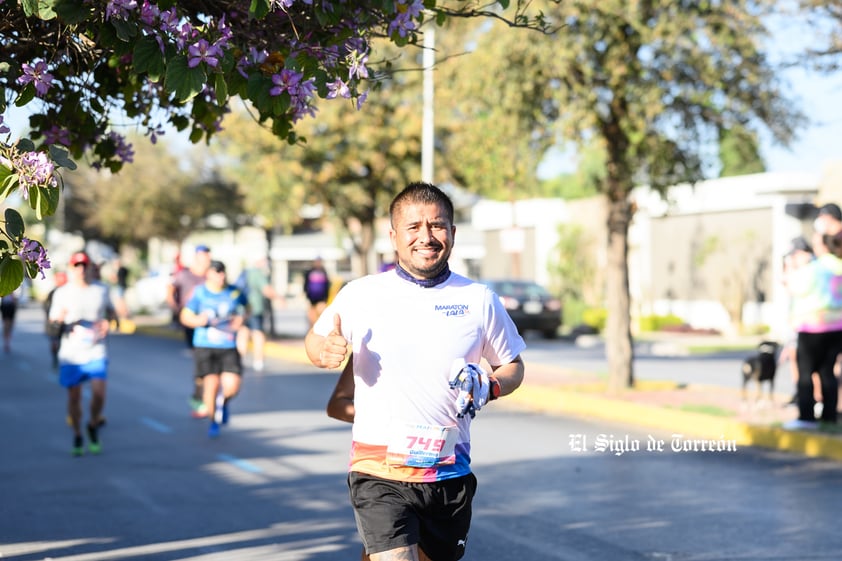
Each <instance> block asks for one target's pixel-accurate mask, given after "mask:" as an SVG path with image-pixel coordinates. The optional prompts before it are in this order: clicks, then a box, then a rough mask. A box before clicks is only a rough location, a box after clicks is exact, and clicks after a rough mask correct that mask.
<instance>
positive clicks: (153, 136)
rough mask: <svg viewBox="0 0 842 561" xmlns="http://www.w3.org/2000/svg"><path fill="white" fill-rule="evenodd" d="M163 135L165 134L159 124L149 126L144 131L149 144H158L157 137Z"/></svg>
mask: <svg viewBox="0 0 842 561" xmlns="http://www.w3.org/2000/svg"><path fill="white" fill-rule="evenodd" d="M165 133H166V131H165V130H164V127H162V126H161V124H160V123H158V124H157V125H155V126H154V127H152V126H150V127H148V128H147V130H146V134H147V135H148V136H149V142H151V143H152V144H157V143H158V137H159V136H164V134H165Z"/></svg>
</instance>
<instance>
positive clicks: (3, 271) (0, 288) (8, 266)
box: [0, 254, 23, 296]
mask: <svg viewBox="0 0 842 561" xmlns="http://www.w3.org/2000/svg"><path fill="white" fill-rule="evenodd" d="M22 282H23V263H21V262H20V260H19V259H16V258H15V256H13V255H11V254H6V255H3V257H2V258H0V296H6V295H7V294H11V293H12V292H14V291H15V289H16V288H17V287H19V286H20V285H21V283H22Z"/></svg>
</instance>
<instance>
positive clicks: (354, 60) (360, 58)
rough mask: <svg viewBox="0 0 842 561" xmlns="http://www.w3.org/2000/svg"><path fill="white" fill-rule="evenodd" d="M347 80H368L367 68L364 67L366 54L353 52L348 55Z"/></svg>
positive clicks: (366, 60) (366, 58)
mask: <svg viewBox="0 0 842 561" xmlns="http://www.w3.org/2000/svg"><path fill="white" fill-rule="evenodd" d="M347 61H348V79H349V80H353V79H354V77H357V78H359V79H363V78H368V68H366V67H365V65H366V63H367V62H368V53H366V52H360V51H358V50H356V49H355V50H353V51H351V52H350V53H348V56H347Z"/></svg>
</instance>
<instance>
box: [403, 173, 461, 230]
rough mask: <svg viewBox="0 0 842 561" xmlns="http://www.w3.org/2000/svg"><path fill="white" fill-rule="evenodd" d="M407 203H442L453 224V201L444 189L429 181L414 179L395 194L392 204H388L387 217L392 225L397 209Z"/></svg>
mask: <svg viewBox="0 0 842 561" xmlns="http://www.w3.org/2000/svg"><path fill="white" fill-rule="evenodd" d="M407 203H416V204H417V203H422V204H441V205H444V210H445V213H447V219H448V220H450V223H451V224H453V201H451V200H450V197H448V196H447V194H446V193H445V192H444V191H442V190H441V189H439V188H438V187H436V186H435V185H433V184H431V183H424V182H422V181H414V182H412V183H410V184H409V185H407V186H406V188H405V189H404V190H403V191H401V192H400V193H398V194H397V195H395V198H394V199H392V204H391V205H389V219H390V221H391V223H392V226H394V225H395V222H394V219H395V214H396V213H397V211H398V209H400V207H402V206H403V205H404V204H407Z"/></svg>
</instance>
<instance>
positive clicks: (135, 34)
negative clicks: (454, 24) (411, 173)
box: [0, 0, 544, 293]
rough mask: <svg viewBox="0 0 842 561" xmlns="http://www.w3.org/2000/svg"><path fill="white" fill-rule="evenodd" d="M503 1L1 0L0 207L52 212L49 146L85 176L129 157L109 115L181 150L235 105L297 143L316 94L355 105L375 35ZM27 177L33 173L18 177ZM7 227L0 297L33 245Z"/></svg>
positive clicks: (399, 35)
mask: <svg viewBox="0 0 842 561" xmlns="http://www.w3.org/2000/svg"><path fill="white" fill-rule="evenodd" d="M509 3H510V2H509V0H497V1H486V2H484V4H483V5H482V6H481V7H479V8H476V7H475V5H474V4H475V2H474V1H473V0H452V1H445V0H424V1H422V0H354V1H353V2H351V1H348V0H251V1H250V2H245V1H237V0H188V1H179V2H175V1H173V0H159V1H157V2H156V1H152V0H20V1H18V2H11V1H5V2H4V1H2V0H0V49H2V52H3V60H2V61H1V62H0V94H2V95H0V116H2V114H3V113H5V111H6V109H7V104H9V103H12V104H14V105H15V106H17V107H26V108H27V110H28V112H29V114H30V116H29V127H30V132H29V136H30V138H29V139H28V141H27V144H24V145H21V144H20V143H18V144H16V145H14V146H13V145H12V143H11V142H10V141H7V142H5V143H3V144H2V145H0V150H2V151H3V153H4V155H5V158H6V160H5V161H4V163H3V164H2V166H3V167H2V169H0V173H2V174H3V176H2V177H4V179H3V192H2V193H3V194H2V198H0V200H3V199H5V198H6V197H7V196H8V195H9V194H10V193H11V192H12V191H13V190H16V189H20V190H21V194H22V195H23V196H24V198H27V197H30V198H28V199H27V200H29V201H30V204H34V205H35V206H33V208H35V209H36V213H39V214H38V217H39V219H40V218H41V216H43V215H47V214H50V213H51V212H52V211H54V210H55V205H56V204H57V201H58V191H59V190H58V188H57V187H56V186H55V185H52V184H51V182H52V181H54V180H55V178H56V176H55V175H54V174H53V172H54V169H53V170H52V171H51V172H50V173H47V172H46V171H45V170H46V168H45V167H43V166H44V165H45V163H46V160H45V158H47V156H46V155H44V154H46V153H47V150H48V149H50V148H52V151H51V152H49V154H50V158H51V159H52V163H53V164H55V167H61V166H64V167H70V166H71V165H72V162H71V160H70V158H74V159H79V158H83V157H84V158H88V159H89V160H90V161H91V163H92V164H93V165H94V166H95V167H106V168H108V169H110V170H111V171H112V172H117V171H119V170H120V168H121V167H122V166H123V165H124V164H125V163H128V162H131V161H132V158H133V149H132V147H131V145H129V144H128V143H127V142H126V140H125V137H124V135H123V134H122V133H121V132H120V131H119V130H115V128H114V126H113V123H112V117H113V116H114V115H124V116H126V117H128V118H129V119H130V120H131V121H132V122H133V124H134V125H135V126H136V127H138V128H140V129H141V130H143V131H145V133H146V135H147V136H149V138H150V140H151V141H152V142H153V143H154V142H155V141H156V139H157V137H158V136H160V135H161V134H163V131H164V130H165V126H166V125H167V124H168V125H170V126H172V127H174V128H175V129H176V130H179V131H184V130H189V138H190V140H191V141H192V142H199V141H202V140H204V141H206V142H209V141H210V139H211V138H212V137H213V135H214V134H215V133H216V132H218V130H219V127H220V123H221V121H222V118H223V116H224V115H225V114H226V113H227V112H228V110H229V102H230V100H231V99H232V98H233V97H240V98H242V99H244V100H248V101H249V102H250V105H251V106H253V107H254V108H255V110H256V111H257V113H258V118H259V120H260V121H261V122H267V123H269V124H271V129H272V131H273V133H274V134H275V135H276V136H278V137H280V138H282V139H285V140H287V141H288V142H290V143H295V142H297V141H298V140H299V139H298V137H297V136H296V134H295V124H296V123H297V122H298V121H300V120H301V119H303V118H305V117H312V116H314V115H315V113H316V109H315V106H314V101H315V98H316V97H321V98H325V99H347V100H350V101H352V102H353V103H355V104H356V106H357V107H361V106H362V104H363V102H364V101H365V98H366V96H367V95H368V92H367V90H366V80H367V79H368V77H369V68H368V64H369V55H370V51H371V49H370V41H371V39H372V38H373V37H387V38H389V39H390V40H391V41H393V42H394V43H395V44H396V45H398V46H405V45H407V44H411V43H417V42H418V36H419V34H420V29H421V25H422V24H423V23H424V21H425V19H429V18H435V20H436V22H437V23H442V22H443V21H444V19H446V18H447V17H455V16H463V17H476V16H480V15H486V16H493V17H498V18H502V17H503V16H502V15H501V14H502V12H501V9H502V10H505V9H506V8H509ZM528 5H529V1H528V0H518V1H517V3H516V6H515V7H514V9H513V15H512V19H511V20H509V21H510V23H511V25H515V26H520V27H533V28H541V27H543V26H544V22H543V18H542V16H541V15H540V13H539V14H538V15H536V16H534V17H528V16H527V15H526V7H527V6H528ZM0 123H2V121H0ZM30 141H31V142H30ZM35 152H37V153H40V154H42V155H41V156H37V155H33V153H35ZM26 154H28V155H27V156H25V157H24V155H26ZM20 158H25V159H20ZM27 158H28V159H27ZM18 166H30V167H28V168H21V167H18ZM32 166H35V167H32ZM39 166H40V167H39ZM35 169H37V170H38V171H39V173H42V175H37V176H33V177H30V176H28V175H27V173H28V172H27V171H26V170H35ZM33 173H34V171H33ZM11 178H15V179H11ZM30 181H34V183H30ZM33 201H34V202H33ZM10 224H11V225H12V226H10ZM17 224H18V221H17V219H16V218H13V219H11V220H10V219H9V218H8V217H7V219H6V222H5V231H4V232H3V234H4V236H2V237H3V241H2V242H0V244H5V245H0V276H3V279H4V280H3V282H1V283H0V293H3V292H4V291H5V290H7V289H8V287H9V286H11V285H12V284H14V279H13V280H12V281H10V282H6V275H7V274H9V275H11V273H8V272H7V269H6V267H11V265H8V263H7V262H10V261H15V262H21V263H22V262H23V261H21V260H22V259H23V257H21V256H22V255H31V254H32V249H31V244H30V247H29V249H28V250H26V251H23V249H22V248H23V247H24V245H25V242H23V240H24V238H23V231H22V230H18V229H16V227H15V226H16V225H17ZM10 228H11V229H12V231H11V232H10V230H9V229H10ZM22 252H23V253H22ZM26 263H41V264H46V263H48V262H47V261H46V260H45V259H44V258H39V259H36V260H35V261H32V260H28V261H26ZM4 264H5V265H4ZM15 267H16V266H15ZM32 267H35V266H34V265H33V266H32ZM42 268H43V267H41V269H42ZM24 269H26V267H24ZM41 269H37V270H41ZM37 270H36V272H37ZM26 271H30V269H26ZM33 274H34V273H33ZM14 275H15V276H14V278H15V279H16V278H17V268H15V273H14ZM18 284H19V283H18Z"/></svg>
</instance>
